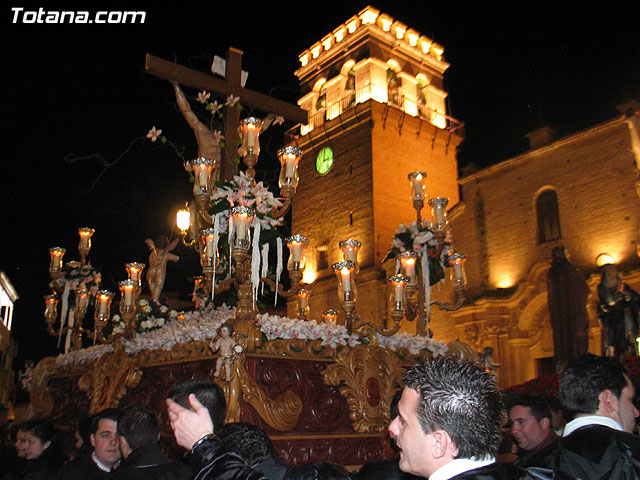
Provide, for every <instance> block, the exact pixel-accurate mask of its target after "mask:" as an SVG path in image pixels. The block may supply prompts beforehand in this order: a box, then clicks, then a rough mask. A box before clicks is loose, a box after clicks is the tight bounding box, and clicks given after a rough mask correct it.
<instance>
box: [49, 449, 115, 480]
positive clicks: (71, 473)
mask: <svg viewBox="0 0 640 480" xmlns="http://www.w3.org/2000/svg"><path fill="white" fill-rule="evenodd" d="M116 471H117V469H116V470H114V471H112V472H105V471H104V470H101V469H100V468H98V465H96V463H95V462H94V461H93V459H92V458H91V455H89V456H85V455H83V456H81V457H78V458H76V459H75V460H72V461H71V462H69V463H65V464H64V465H63V466H62V468H61V469H60V470H59V471H58V476H57V478H58V479H59V480H89V479H91V480H107V479H109V480H115V478H116V475H115V474H116Z"/></svg>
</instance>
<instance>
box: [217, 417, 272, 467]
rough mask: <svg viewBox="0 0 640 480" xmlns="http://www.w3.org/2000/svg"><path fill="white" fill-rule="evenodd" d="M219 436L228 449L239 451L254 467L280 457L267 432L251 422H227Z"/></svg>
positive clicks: (234, 451)
mask: <svg viewBox="0 0 640 480" xmlns="http://www.w3.org/2000/svg"><path fill="white" fill-rule="evenodd" d="M218 437H219V438H220V440H222V443H223V444H224V446H225V448H226V450H227V451H229V452H233V453H237V454H238V455H240V456H241V457H242V458H244V459H245V461H246V462H247V463H248V464H249V465H251V466H252V467H255V466H257V465H260V464H261V463H262V462H266V461H267V460H271V459H273V458H277V457H278V455H277V454H276V451H275V449H274V448H273V443H271V439H270V438H269V436H268V435H267V434H266V432H265V431H264V430H262V429H261V428H259V427H256V426H255V425H252V424H250V423H245V422H235V423H227V424H226V425H224V426H223V427H222V429H221V430H220V433H219V434H218Z"/></svg>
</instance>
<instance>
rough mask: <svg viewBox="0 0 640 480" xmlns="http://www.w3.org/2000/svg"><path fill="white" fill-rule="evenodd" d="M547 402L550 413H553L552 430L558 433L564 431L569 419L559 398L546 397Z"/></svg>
mask: <svg viewBox="0 0 640 480" xmlns="http://www.w3.org/2000/svg"><path fill="white" fill-rule="evenodd" d="M545 401H546V402H547V405H549V411H550V412H551V428H552V429H553V430H554V431H556V432H557V431H559V430H562V429H563V428H564V426H565V425H566V424H567V419H566V417H565V415H564V407H563V406H562V404H561V403H560V400H558V398H557V397H546V398H545Z"/></svg>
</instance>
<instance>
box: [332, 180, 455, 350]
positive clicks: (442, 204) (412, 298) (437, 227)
mask: <svg viewBox="0 0 640 480" xmlns="http://www.w3.org/2000/svg"><path fill="white" fill-rule="evenodd" d="M426 177H427V174H426V173H424V172H412V173H410V174H409V176H408V178H409V181H410V184H411V200H412V203H413V207H414V209H415V210H416V222H415V224H414V225H413V227H412V228H410V229H408V230H407V232H404V233H403V234H404V237H403V240H404V242H403V241H400V240H399V241H400V243H403V244H404V246H405V247H407V248H403V249H402V250H398V251H397V253H396V254H395V255H392V256H391V257H389V256H388V257H387V258H393V259H394V260H395V261H396V265H398V266H399V268H398V269H397V270H398V271H397V272H396V274H395V275H391V276H390V277H389V278H388V281H389V285H390V289H389V290H390V297H389V306H390V308H389V311H390V317H391V319H392V320H393V324H392V325H391V326H390V327H389V328H386V329H385V328H381V327H380V326H378V325H375V324H373V323H371V322H363V321H359V318H358V317H357V315H356V312H355V310H356V297H357V286H356V280H357V274H358V271H359V267H358V263H357V252H358V249H359V248H360V242H357V241H354V240H351V239H350V240H346V241H343V242H340V243H339V246H340V248H341V249H342V251H343V261H341V262H338V263H335V264H333V265H332V269H333V271H334V273H335V274H336V277H337V279H338V296H339V300H340V305H341V307H342V310H343V311H344V314H345V325H346V327H347V330H348V331H349V332H353V331H357V332H359V333H361V334H363V335H366V336H369V337H371V336H372V335H374V334H375V333H379V334H381V335H386V336H389V335H393V334H395V333H396V332H397V331H398V330H399V328H400V325H401V321H402V319H403V318H406V319H407V320H409V321H413V320H415V319H416V318H417V333H418V334H419V335H425V334H426V335H428V336H430V335H431V332H430V330H429V323H430V309H431V306H432V305H437V306H439V307H440V308H441V309H443V310H457V309H459V308H460V307H461V306H462V304H463V303H464V300H465V295H466V287H465V274H464V269H463V264H464V261H465V256H464V255H463V254H460V253H457V252H455V250H454V249H453V247H452V246H451V244H450V242H447V241H446V239H447V233H448V231H450V228H451V226H450V224H449V223H448V222H447V219H446V206H447V204H448V199H446V198H441V197H436V198H431V199H429V200H428V203H429V205H430V206H431V211H432V220H431V221H426V222H423V220H422V216H421V211H422V209H423V208H424V205H425V198H426V197H425V180H426ZM405 242H406V243H405ZM445 247H446V248H447V250H445ZM432 263H433V264H435V265H436V266H440V265H443V266H448V267H451V282H452V285H453V291H454V294H455V297H456V300H455V302H454V303H449V302H442V301H438V300H431V283H435V281H438V280H439V277H437V278H435V279H434V278H432V274H431V272H430V269H431V268H432V267H431V264H432ZM438 268H439V267H438ZM432 280H434V282H432ZM323 318H325V321H330V319H331V318H334V320H335V317H331V316H330V315H326V316H325V315H324V313H323Z"/></svg>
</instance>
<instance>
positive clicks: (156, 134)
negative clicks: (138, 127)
mask: <svg viewBox="0 0 640 480" xmlns="http://www.w3.org/2000/svg"><path fill="white" fill-rule="evenodd" d="M161 134H162V130H156V127H155V125H154V126H153V127H151V130H149V131H148V132H147V138H149V139H151V141H152V142H155V141H156V139H157V138H158V137H159V136H160V135H161Z"/></svg>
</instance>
